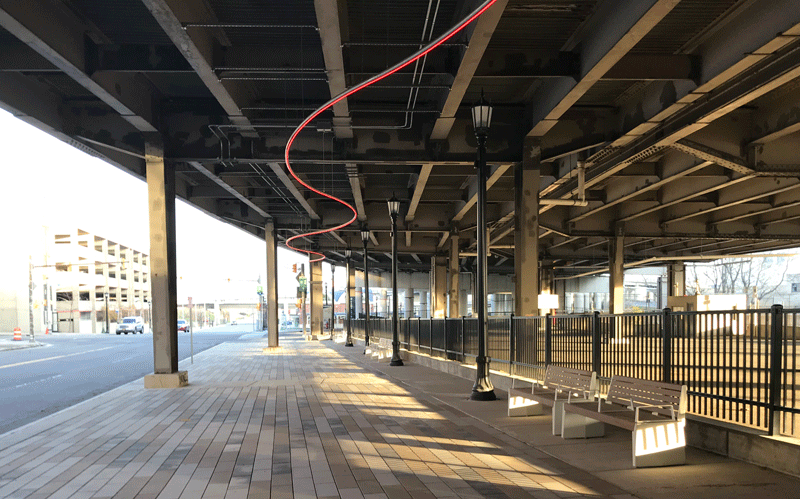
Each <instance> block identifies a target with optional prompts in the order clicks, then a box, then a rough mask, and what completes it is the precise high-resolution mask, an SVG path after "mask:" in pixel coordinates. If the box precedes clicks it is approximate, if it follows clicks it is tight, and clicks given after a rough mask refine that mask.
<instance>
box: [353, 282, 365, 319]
mask: <svg viewBox="0 0 800 499" xmlns="http://www.w3.org/2000/svg"><path fill="white" fill-rule="evenodd" d="M362 289H363V288H361V287H360V286H359V287H357V288H356V292H355V302H356V303H355V314H356V319H359V318H360V317H361V314H362V313H363V314H365V317H366V312H364V305H363V303H364V292H363V291H361V290H362Z"/></svg>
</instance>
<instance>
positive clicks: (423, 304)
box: [419, 289, 429, 319]
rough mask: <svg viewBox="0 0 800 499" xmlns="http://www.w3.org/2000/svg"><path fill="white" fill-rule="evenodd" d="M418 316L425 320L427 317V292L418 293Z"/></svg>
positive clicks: (422, 290)
mask: <svg viewBox="0 0 800 499" xmlns="http://www.w3.org/2000/svg"><path fill="white" fill-rule="evenodd" d="M419 316H420V317H421V318H423V319H427V318H428V317H429V315H428V292H427V291H425V290H424V289H421V290H420V291H419Z"/></svg>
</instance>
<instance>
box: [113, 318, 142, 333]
mask: <svg viewBox="0 0 800 499" xmlns="http://www.w3.org/2000/svg"><path fill="white" fill-rule="evenodd" d="M122 333H125V334H128V333H133V334H136V333H139V334H144V319H142V318H141V317H125V318H124V319H122V322H120V323H119V324H117V334H122Z"/></svg>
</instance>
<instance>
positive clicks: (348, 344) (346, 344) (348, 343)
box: [344, 340, 353, 347]
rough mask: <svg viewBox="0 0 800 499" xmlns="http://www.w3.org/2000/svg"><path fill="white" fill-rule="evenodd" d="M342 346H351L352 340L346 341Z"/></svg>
mask: <svg viewBox="0 0 800 499" xmlns="http://www.w3.org/2000/svg"><path fill="white" fill-rule="evenodd" d="M344 346H346V347H351V346H353V341H352V340H350V341H348V342H347V343H345V344H344Z"/></svg>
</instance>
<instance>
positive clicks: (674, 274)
mask: <svg viewBox="0 0 800 499" xmlns="http://www.w3.org/2000/svg"><path fill="white" fill-rule="evenodd" d="M667 273H668V279H669V296H684V295H686V264H684V263H683V262H680V263H673V264H670V266H669V268H668V270H667Z"/></svg>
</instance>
